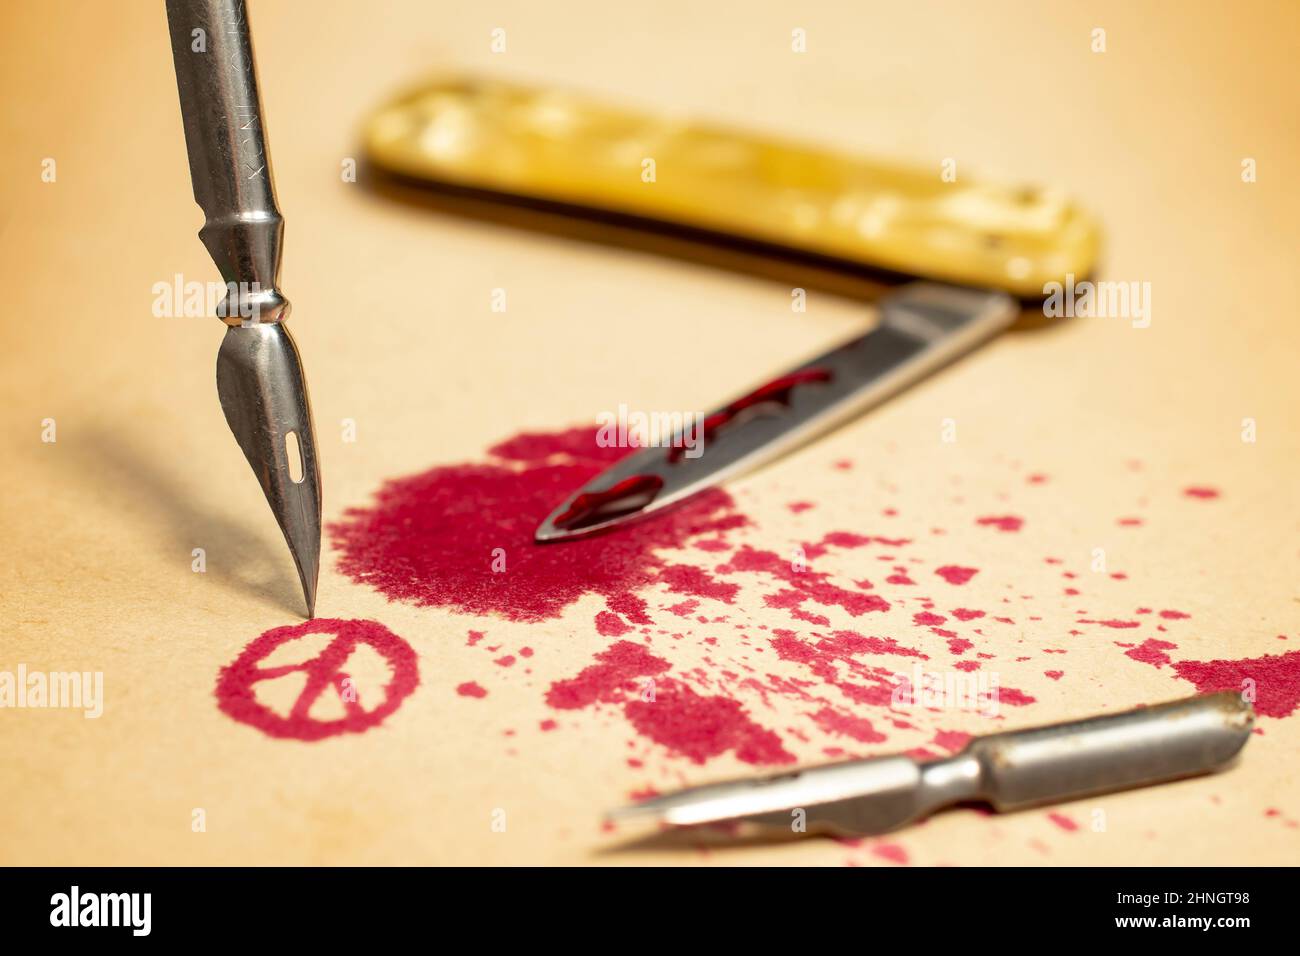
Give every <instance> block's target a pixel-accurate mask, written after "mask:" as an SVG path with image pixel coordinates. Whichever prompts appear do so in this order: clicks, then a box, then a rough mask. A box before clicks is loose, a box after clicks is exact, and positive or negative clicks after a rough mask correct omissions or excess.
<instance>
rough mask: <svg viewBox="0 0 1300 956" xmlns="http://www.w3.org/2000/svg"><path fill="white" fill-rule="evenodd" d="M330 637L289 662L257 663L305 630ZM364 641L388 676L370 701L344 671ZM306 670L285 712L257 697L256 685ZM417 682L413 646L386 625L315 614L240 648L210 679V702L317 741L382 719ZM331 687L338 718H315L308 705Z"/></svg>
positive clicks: (276, 733)
mask: <svg viewBox="0 0 1300 956" xmlns="http://www.w3.org/2000/svg"><path fill="white" fill-rule="evenodd" d="M317 634H319V635H331V636H332V640H330V641H329V643H328V644H327V645H326V646H325V648H324V650H322V651H321V652H320V653H319V654H317V655H316V656H314V657H311V658H309V659H307V660H306V661H302V662H299V663H294V664H282V665H278V666H270V667H267V666H263V665H262V662H263V661H265V660H266V659H267V658H268V657H270V656H271V655H272V654H273V653H275V652H276V651H277V650H279V649H280V648H281V647H284V646H286V645H290V644H292V642H294V641H297V640H300V639H302V638H304V637H308V636H310V635H317ZM361 645H366V646H368V647H369V648H371V649H372V650H373V651H375V652H376V653H378V655H379V656H380V657H381V658H383V659H384V661H385V662H387V664H388V668H389V675H390V677H389V681H388V684H387V685H386V686H385V687H384V689H383V690H384V693H383V699H382V700H380V701H379V702H378V703H377V704H373V705H372V706H370V707H367V704H368V703H371V702H369V701H367V700H366V699H365V695H364V694H363V693H362V692H361V690H360V689H358V688H357V687H356V686H355V685H354V684H353V683H352V680H351V678H350V677H349V676H348V674H347V673H346V672H345V671H344V669H343V668H344V667H345V666H346V664H347V662H348V659H349V658H350V657H351V656H352V652H353V651H355V650H356V649H357V648H358V647H359V646H361ZM296 674H304V675H306V683H305V685H304V686H303V689H302V690H301V691H300V692H299V694H298V697H297V699H296V701H295V702H294V704H293V705H292V707H291V708H290V710H289V712H288V713H279V712H277V711H275V710H273V709H272V708H271V707H269V706H267V705H266V704H264V703H263V702H262V701H259V700H258V699H257V695H256V692H255V689H256V686H257V685H258V684H262V683H264V682H268V681H274V680H276V679H277V678H282V677H289V676H290V675H296ZM419 683H420V678H419V669H418V665H417V664H416V656H415V651H414V650H413V649H412V648H411V645H409V644H407V643H406V641H404V640H402V639H401V638H400V637H398V636H397V635H396V634H394V633H393V632H392V631H390V630H389V629H388V628H386V627H384V626H383V625H382V624H379V623H378V622H376V621H345V620H332V619H330V618H316V619H314V620H311V621H305V622H304V623H302V624H296V625H291V626H287V627H277V628H273V629H272V630H269V631H267V632H266V633H265V634H263V635H262V636H261V637H259V638H257V639H256V640H255V641H253V642H252V643H251V644H249V645H248V646H247V647H245V648H244V651H243V653H242V654H240V655H239V657H238V658H236V659H235V662H234V663H233V664H231V665H229V666H228V667H224V668H222V670H221V674H220V676H219V677H218V678H217V688H216V695H217V705H218V706H219V707H220V708H221V710H222V712H223V713H225V714H226V715H228V716H230V717H233V718H234V719H235V720H237V721H239V722H240V723H244V724H248V725H249V726H251V727H256V728H257V729H258V730H260V731H262V732H263V733H264V734H266V735H267V736H269V737H281V738H290V739H294V740H323V739H324V738H326V737H334V736H336V735H338V734H345V733H361V732H362V731H366V730H369V729H370V728H371V727H375V726H377V725H378V724H380V723H382V722H383V721H384V719H385V718H386V717H388V715H389V714H391V713H393V711H395V710H397V708H398V707H399V706H401V703H402V701H403V700H404V699H405V698H406V697H408V696H410V694H411V692H412V691H414V690H415V688H416V686H417V685H418V684H419ZM326 691H330V692H333V693H337V694H338V697H339V702H340V705H341V707H342V709H343V711H344V716H342V717H339V718H336V719H333V720H318V719H316V718H313V717H312V716H311V711H312V709H313V708H314V707H315V705H316V704H317V702H318V701H319V700H320V699H321V697H322V695H323V694H325V693H326Z"/></svg>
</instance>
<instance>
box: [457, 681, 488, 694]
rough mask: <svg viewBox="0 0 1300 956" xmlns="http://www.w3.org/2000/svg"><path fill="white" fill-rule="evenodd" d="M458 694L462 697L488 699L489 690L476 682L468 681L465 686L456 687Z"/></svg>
mask: <svg viewBox="0 0 1300 956" xmlns="http://www.w3.org/2000/svg"><path fill="white" fill-rule="evenodd" d="M456 693H458V694H460V696H461V697H486V696H487V690H486V689H485V688H483V687H481V686H480V685H479V684H478V683H477V682H476V681H472V680H467V681H465V683H463V684H458V685H456Z"/></svg>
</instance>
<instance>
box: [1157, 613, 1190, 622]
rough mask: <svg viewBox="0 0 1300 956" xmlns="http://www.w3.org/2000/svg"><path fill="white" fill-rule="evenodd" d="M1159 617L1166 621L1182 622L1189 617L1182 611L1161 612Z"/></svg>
mask: <svg viewBox="0 0 1300 956" xmlns="http://www.w3.org/2000/svg"><path fill="white" fill-rule="evenodd" d="M1160 616H1161V617H1163V618H1164V619H1165V620H1166V621H1184V620H1186V619H1187V618H1189V617H1191V615H1190V614H1184V613H1183V612H1182V611H1161V612H1160Z"/></svg>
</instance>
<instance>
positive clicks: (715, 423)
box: [668, 368, 834, 462]
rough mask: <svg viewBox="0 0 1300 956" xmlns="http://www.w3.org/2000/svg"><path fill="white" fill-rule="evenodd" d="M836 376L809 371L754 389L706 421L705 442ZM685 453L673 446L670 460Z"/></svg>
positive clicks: (818, 370)
mask: <svg viewBox="0 0 1300 956" xmlns="http://www.w3.org/2000/svg"><path fill="white" fill-rule="evenodd" d="M833 377H834V376H833V373H832V372H831V370H830V369H828V368H809V369H804V370H803V371H801V372H791V373H790V374H789V375H783V376H781V377H780V378H777V379H773V380H772V381H770V382H768V383H767V384H766V385H763V386H760V387H759V388H756V389H754V391H752V392H750V393H749V394H748V395H746V396H745V397H743V398H738V399H736V400H735V401H734V402H732V403H731V404H730V405H728V406H727V407H726V408H724V409H723V410H722V411H720V412H714V413H713V414H712V415H710V416H709V417H708V418H706V419H704V427H703V428H702V429H701V430H702V431H703V435H702V436H700V437H701V438H702V439H703V441H704V442H705V443H708V442H710V441H713V439H714V438H715V437H716V435H717V433H718V431H719V430H720V429H722V428H724V427H726V426H727V425H730V424H731V423H732V422H734V421H735V420H736V419H737V418H739V417H740V416H741V415H742V414H743V413H745V412H747V411H749V410H750V409H758V408H761V407H762V406H764V405H772V404H775V405H785V406H789V404H790V400H791V398H792V397H793V392H794V390H795V388H796V387H797V386H800V385H813V384H823V385H824V384H825V383H827V382H829V381H830V380H831V379H832V378H833ZM685 452H686V448H685V447H684V446H683V445H682V444H678V443H674V445H673V447H672V448H671V449H669V452H668V460H669V461H672V462H676V461H680V460H681V458H682V456H683V455H684V454H685Z"/></svg>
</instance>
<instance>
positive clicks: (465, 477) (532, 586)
mask: <svg viewBox="0 0 1300 956" xmlns="http://www.w3.org/2000/svg"><path fill="white" fill-rule="evenodd" d="M491 454H492V456H493V458H494V459H495V462H494V463H491V464H480V465H452V466H447V467H441V468H433V469H431V470H429V471H426V472H423V473H421V474H418V475H412V476H410V477H407V478H399V479H396V480H393V481H389V482H387V483H385V485H384V486H383V487H382V488H381V489H380V491H379V492H378V494H377V495H376V500H375V502H374V504H373V505H371V506H370V507H367V508H352V509H349V510H348V511H347V512H346V513H345V517H344V519H343V520H342V521H340V522H338V523H336V524H333V525H331V526H330V528H329V533H330V537H331V540H332V542H333V544H334V546H335V547H336V548H338V549H339V550H340V551H341V557H340V559H339V570H340V571H342V572H343V573H344V574H346V575H347V576H348V577H350V578H351V579H352V580H353V581H356V582H357V583H359V584H366V585H369V586H371V587H374V588H376V589H377V590H379V591H380V592H382V593H383V594H385V595H386V596H387V597H388V598H389V599H390V600H393V601H406V602H410V603H412V604H416V605H420V606H424V607H452V608H455V609H457V610H460V611H465V612H468V613H471V614H500V615H503V616H505V617H507V618H509V619H511V620H515V621H540V620H545V619H548V618H554V617H558V616H559V614H560V613H561V612H562V611H563V610H564V608H565V607H567V606H568V605H570V604H572V603H573V602H575V601H577V600H578V598H580V597H581V596H582V595H584V594H592V593H594V594H600V595H603V596H604V597H605V598H606V600H607V602H609V603H611V606H613V602H615V601H618V600H624V599H627V598H628V597H629V596H631V595H632V592H634V591H635V590H637V589H639V588H642V587H646V586H648V585H650V584H652V583H653V582H654V581H655V579H656V578H657V576H658V574H659V572H660V571H661V569H662V568H663V567H664V566H665V563H666V562H665V561H664V559H663V558H662V557H661V556H660V554H659V552H661V551H662V550H665V549H672V548H677V549H680V548H683V547H686V546H687V544H688V543H689V542H690V541H691V540H692V539H694V538H696V537H699V536H702V535H705V534H714V535H716V534H720V533H723V532H725V531H727V530H729V529H731V528H736V527H738V526H740V525H743V524H744V523H745V519H744V517H742V516H741V515H738V514H736V513H735V512H734V511H733V510H732V507H731V498H730V497H729V496H728V495H727V494H726V493H725V492H723V491H721V490H719V489H712V490H709V491H705V492H703V493H701V494H699V495H696V496H694V497H693V498H691V499H690V500H689V501H687V502H684V503H683V504H682V505H681V506H680V507H677V508H674V509H671V510H669V511H665V512H664V513H663V514H661V515H657V516H656V518H655V520H654V521H647V522H643V523H641V524H639V525H637V526H634V527H628V528H622V529H619V530H617V531H615V532H613V533H611V534H607V535H603V536H601V537H599V538H594V539H591V540H575V541H568V542H565V543H563V544H557V545H550V546H546V545H538V544H536V543H535V542H534V541H533V532H534V531H535V530H536V528H537V525H538V524H540V523H541V522H542V520H543V519H545V517H546V516H547V514H549V513H550V511H551V509H552V508H554V507H555V503H556V502H557V501H560V500H563V498H564V496H565V495H567V494H569V493H570V492H571V491H572V490H573V489H574V488H577V487H581V485H582V484H583V482H585V481H587V480H589V479H590V478H592V477H593V476H595V475H596V474H598V473H599V472H600V471H602V470H603V469H604V468H606V467H607V466H608V465H610V464H611V463H613V462H614V461H616V460H617V459H618V458H620V457H622V456H623V455H625V454H627V450H626V449H622V448H601V447H599V446H598V445H597V444H596V432H595V430H593V429H585V428H579V429H574V430H571V431H567V432H560V433H558V434H552V435H543V434H529V435H522V436H520V437H518V438H515V439H511V440H510V441H506V442H502V443H501V444H499V445H497V446H496V447H495V448H493V449H492V451H491ZM496 549H501V552H502V553H504V557H505V562H506V566H505V571H504V572H503V573H494V572H493V569H492V565H493V555H494V552H495V551H496ZM646 621H648V618H647V619H645V621H643V622H641V623H645V622H646Z"/></svg>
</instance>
